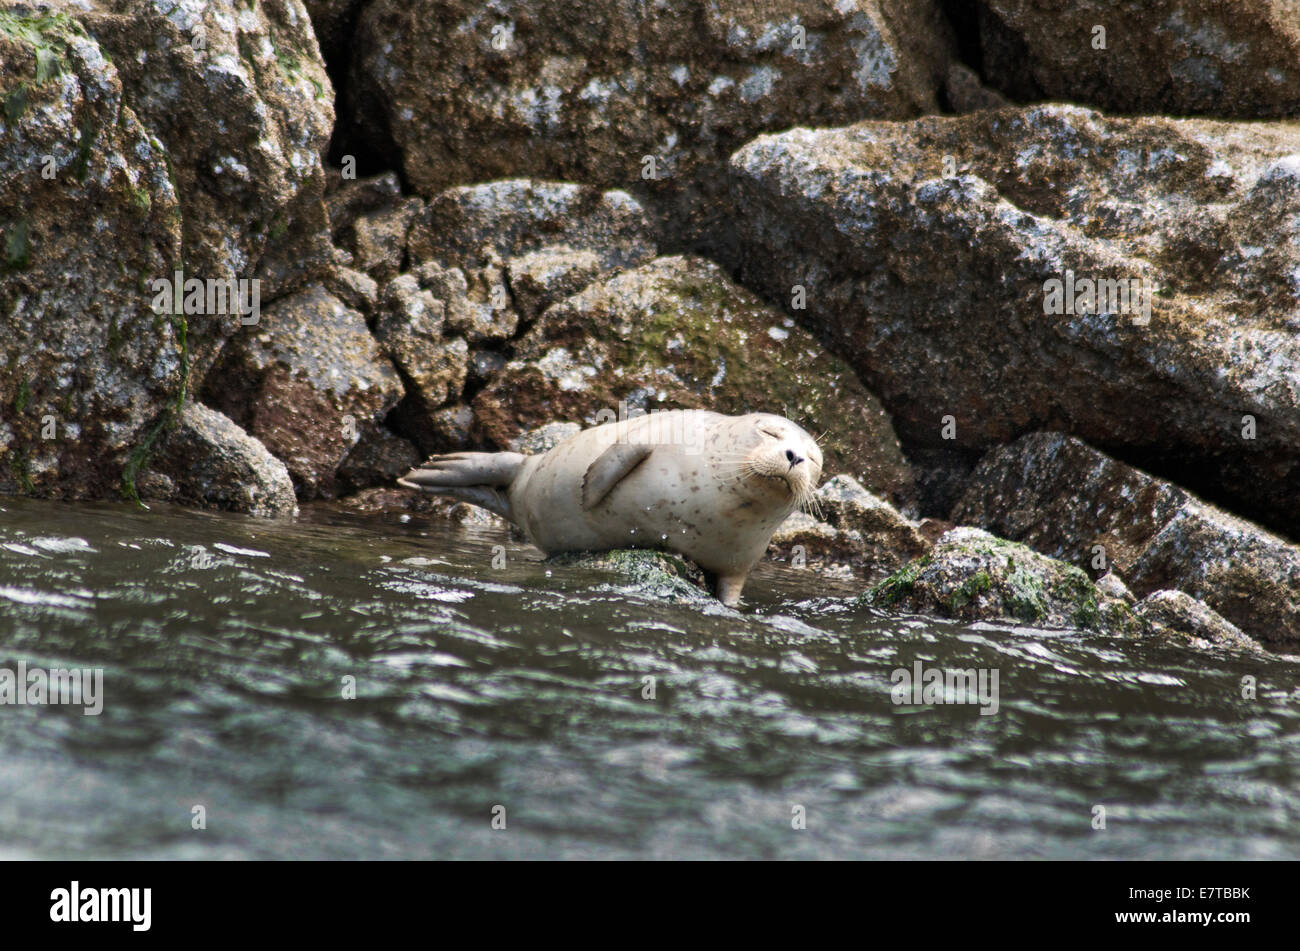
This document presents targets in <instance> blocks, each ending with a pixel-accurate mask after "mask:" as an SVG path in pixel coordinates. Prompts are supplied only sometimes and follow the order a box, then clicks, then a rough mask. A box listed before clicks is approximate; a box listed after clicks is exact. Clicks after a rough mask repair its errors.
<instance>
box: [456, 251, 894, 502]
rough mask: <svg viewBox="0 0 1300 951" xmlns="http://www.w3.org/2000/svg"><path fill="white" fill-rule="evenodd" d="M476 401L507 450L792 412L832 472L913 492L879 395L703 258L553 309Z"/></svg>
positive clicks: (624, 277) (600, 288)
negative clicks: (637, 426)
mask: <svg viewBox="0 0 1300 951" xmlns="http://www.w3.org/2000/svg"><path fill="white" fill-rule="evenodd" d="M472 405H473V407H474V412H475V416H476V419H477V421H478V424H479V426H480V427H481V429H482V431H483V433H484V435H485V438H486V439H487V440H488V441H490V442H491V443H493V444H495V445H497V446H501V447H504V446H506V445H508V444H509V443H510V441H511V440H512V439H514V438H515V437H516V436H518V435H519V433H520V432H521V431H523V430H526V429H530V428H535V427H537V426H541V425H543V424H545V423H548V422H553V421H565V422H572V423H579V424H581V425H583V426H584V427H586V426H592V425H597V424H598V423H602V422H609V421H612V420H613V419H615V418H616V417H617V416H618V415H620V414H621V415H627V414H628V413H633V412H638V411H647V412H648V411H651V410H654V409H658V408H669V409H712V410H716V411H717V412H721V413H729V414H739V413H748V412H772V413H779V414H785V415H788V416H789V417H790V418H792V419H794V420H795V421H796V422H798V421H802V422H803V424H804V425H805V426H806V427H807V428H809V429H810V430H813V431H814V434H816V430H814V427H818V426H820V427H825V428H827V429H828V433H827V434H826V438H825V441H824V442H823V443H822V449H823V451H824V453H825V457H826V463H825V467H826V469H827V470H828V471H836V470H839V471H846V472H849V473H852V474H853V475H855V476H856V477H858V478H860V479H861V480H862V482H863V483H864V484H865V485H867V486H869V487H870V488H871V489H872V490H874V491H878V492H880V493H882V494H884V495H885V496H886V497H888V498H890V499H891V500H893V501H895V502H898V503H899V504H903V505H906V504H908V503H909V502H910V501H911V500H912V485H913V480H912V473H911V470H910V467H909V466H908V464H907V462H906V461H905V460H904V459H903V456H902V452H901V450H900V449H899V447H898V443H897V440H896V438H895V436H894V434H893V431H892V429H891V427H890V423H889V418H888V416H887V415H886V414H885V413H884V411H883V409H882V408H881V407H880V405H879V404H878V402H877V401H876V399H875V397H874V396H872V395H871V393H869V392H868V391H867V390H866V389H864V388H863V387H862V385H861V384H860V383H859V382H858V380H857V378H856V377H855V376H854V374H853V373H852V372H851V371H850V369H849V368H848V367H847V366H846V365H845V364H843V363H842V362H840V361H839V360H837V359H836V358H834V357H832V356H831V355H830V354H828V353H827V352H826V351H825V350H824V349H823V348H822V347H821V346H820V345H819V344H817V343H816V341H814V340H813V339H812V337H811V336H810V335H809V334H808V333H807V332H805V331H804V330H802V329H800V328H799V327H797V326H795V324H794V322H793V321H792V320H790V319H789V318H786V317H784V316H782V315H781V314H780V313H779V312H776V311H774V310H773V309H772V308H770V307H768V306H767V305H766V304H764V303H763V302H762V301H760V300H759V299H758V298H757V297H755V296H754V295H753V294H751V293H749V292H748V291H746V290H744V289H743V288H740V287H738V286H736V285H735V284H733V283H732V282H731V281H730V280H729V279H728V278H727V276H726V275H725V274H724V273H723V272H722V270H721V269H720V268H719V267H718V266H717V265H715V264H712V263H711V262H708V261H704V260H701V259H698V258H689V257H667V258H659V259H656V260H655V261H653V262H651V263H649V264H645V265H642V266H641V267H638V268H636V269H634V270H630V271H625V272H623V273H621V274H619V275H617V276H615V277H612V278H610V279H608V280H604V281H602V282H599V283H597V284H593V285H591V286H590V287H588V288H587V289H586V290H584V291H583V292H582V293H580V294H578V295H576V296H574V297H571V298H569V299H567V300H565V301H563V302H561V303H559V304H556V305H555V306H553V307H551V308H550V309H549V310H547V311H546V312H545V313H544V314H543V315H542V316H541V318H539V320H538V322H537V324H536V326H535V327H534V328H533V329H532V330H530V331H529V332H528V333H527V334H525V335H524V337H523V338H521V339H520V341H519V342H518V344H517V345H516V348H515V354H514V359H513V360H512V361H511V362H510V363H509V364H508V365H507V366H506V368H505V369H504V370H503V371H502V372H501V373H500V374H498V375H497V377H496V379H495V380H494V381H493V382H492V383H490V384H489V385H488V386H487V388H486V389H484V390H483V391H482V392H480V393H479V394H478V395H477V396H476V397H475V398H474V400H473V403H472Z"/></svg>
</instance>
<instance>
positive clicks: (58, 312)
mask: <svg viewBox="0 0 1300 951" xmlns="http://www.w3.org/2000/svg"><path fill="white" fill-rule="evenodd" d="M58 6H59V8H60V9H59V11H58V12H50V11H49V9H48V8H43V9H39V10H38V9H37V8H36V7H35V5H27V4H9V5H7V6H6V8H5V9H4V10H3V11H0V77H2V79H0V81H2V83H3V89H4V100H5V101H4V106H5V110H4V115H5V118H4V122H3V126H2V127H0V170H3V172H2V173H0V239H2V240H3V244H2V245H0V247H2V248H3V250H4V261H3V270H4V275H3V280H2V281H0V314H3V317H0V331H3V336H4V340H5V343H4V344H0V361H2V362H0V366H3V368H4V370H3V372H0V405H3V406H4V407H5V412H4V422H3V424H0V451H3V453H4V455H5V457H6V458H5V459H4V460H3V463H2V464H0V490H18V491H27V492H34V493H38V494H43V495H63V496H77V497H87V496H101V495H104V494H107V493H109V492H112V491H114V490H116V489H117V488H118V486H119V483H120V481H121V480H122V479H123V476H124V474H127V477H126V480H125V481H126V483H127V484H126V485H125V486H124V487H125V489H126V490H127V492H128V494H129V493H130V492H132V491H134V490H133V489H132V487H131V485H130V484H129V483H130V482H131V481H132V479H133V478H134V474H135V473H138V472H139V471H140V470H141V469H142V467H143V463H144V462H145V456H146V455H147V450H148V449H149V448H151V447H153V446H155V445H157V440H158V437H159V435H160V433H161V428H162V427H164V426H165V425H167V424H168V423H169V421H174V419H173V417H174V416H175V414H176V413H177V412H178V407H179V406H180V405H181V403H182V401H183V399H184V397H185V395H186V393H187V392H189V391H190V390H191V389H193V388H194V387H196V386H197V384H199V383H200V382H201V381H202V379H203V377H204V375H205V374H206V373H207V371H208V369H209V368H210V367H211V366H212V364H213V362H214V360H215V359H216V356H217V353H218V351H219V350H220V348H221V346H222V344H223V343H224V340H225V337H226V336H227V335H228V334H230V333H233V332H235V330H236V329H237V327H238V319H237V318H235V317H234V316H233V314H230V313H225V312H221V313H216V312H212V311H211V310H210V309H209V308H208V307H206V306H205V307H203V308H200V309H199V310H196V311H194V312H191V313H187V314H177V315H172V314H170V313H164V314H162V315H156V314H154V313H153V311H152V305H153V303H154V302H155V298H156V295H157V288H156V287H155V286H154V282H155V281H159V282H160V281H162V280H164V279H168V280H169V279H171V278H172V277H173V276H174V274H175V271H176V270H177V269H178V268H182V267H183V268H184V277H185V278H187V279H193V278H198V279H199V280H204V281H223V282H224V281H227V280H253V279H257V280H259V281H262V282H263V283H264V285H265V286H264V287H263V288H262V290H263V291H264V292H265V293H264V294H263V296H262V300H264V301H269V300H270V299H271V297H272V296H273V295H274V294H276V293H278V292H280V290H282V288H283V287H285V286H288V285H289V284H291V283H293V282H295V281H302V280H304V279H305V277H306V276H308V275H310V273H311V272H312V271H313V269H315V268H318V267H320V266H322V264H323V262H324V260H325V258H324V257H323V255H324V254H325V253H326V251H327V248H326V245H325V242H324V241H323V239H321V238H320V236H316V237H312V236H311V234H310V228H303V227H302V226H300V225H299V222H300V221H305V222H308V223H310V221H311V220H313V215H315V214H318V213H319V210H320V209H319V205H320V194H321V190H322V188H323V176H322V173H321V167H320V160H319V154H320V152H321V150H322V149H323V147H324V145H325V143H326V140H327V138H328V135H329V129H330V125H331V123H332V121H333V115H332V109H331V95H330V89H329V83H328V80H327V79H326V78H325V74H324V70H323V66H322V64H321V63H320V57H319V54H318V53H317V51H316V46H315V41H314V39H313V37H312V33H311V29H310V24H309V23H308V21H307V16H306V13H305V10H304V8H303V7H302V6H301V4H300V3H299V2H297V0H264V2H262V3H259V4H256V5H254V6H251V7H250V6H248V5H247V4H244V3H236V2H233V0H227V2H213V3H208V4H203V5H193V4H191V5H189V6H179V7H174V8H170V9H164V8H163V7H161V6H157V5H155V4H153V3H148V2H144V0H122V2H113V3H108V2H99V0H88V2H85V3H81V4H76V5H69V4H60V5H58ZM199 37H202V40H201V41H200V40H199ZM106 236H107V237H106ZM182 249H183V250H182ZM286 256H287V257H290V258H292V259H295V260H296V265H295V267H293V268H288V267H286V266H285V263H284V259H285V257H286ZM163 297H164V299H166V298H167V295H163ZM200 311H201V312H200ZM50 427H53V428H54V430H55V432H56V433H57V435H55V436H54V437H53V438H45V437H44V436H43V435H42V434H43V433H46V432H49V430H50Z"/></svg>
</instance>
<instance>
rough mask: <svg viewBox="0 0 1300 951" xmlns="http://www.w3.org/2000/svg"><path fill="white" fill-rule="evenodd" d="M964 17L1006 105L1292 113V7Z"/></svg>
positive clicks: (1170, 1)
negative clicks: (1010, 99)
mask: <svg viewBox="0 0 1300 951" xmlns="http://www.w3.org/2000/svg"><path fill="white" fill-rule="evenodd" d="M969 9H970V10H971V11H972V12H973V13H974V15H975V17H974V19H975V22H974V23H971V24H969V27H970V28H972V29H974V30H977V31H978V42H979V49H980V54H981V56H980V58H981V60H982V67H983V71H984V75H985V77H986V79H987V80H988V81H989V82H990V83H992V84H993V85H994V86H996V87H999V88H1001V89H1003V90H1004V91H1005V92H1007V93H1008V94H1010V95H1013V96H1015V97H1016V98H1029V99H1069V100H1072V101H1074V102H1082V103H1087V104H1089V105H1093V106H1100V107H1102V108H1104V109H1111V110H1114V111H1116V112H1127V113H1143V112H1156V113H1165V114H1169V115H1214V116H1225V117H1235V118H1243V119H1245V118H1265V117H1283V116H1295V115H1296V114H1297V112H1298V111H1300V11H1297V8H1296V5H1295V3H1294V2H1292V0H1235V2H1233V3H1206V2H1204V0H1136V2H1133V0H1130V2H1125V3H1115V2H1114V0H981V2H979V3H975V4H970V6H969Z"/></svg>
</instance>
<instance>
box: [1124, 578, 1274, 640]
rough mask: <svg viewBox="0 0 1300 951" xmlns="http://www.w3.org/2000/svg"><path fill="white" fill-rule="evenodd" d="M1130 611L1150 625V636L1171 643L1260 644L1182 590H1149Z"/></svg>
mask: <svg viewBox="0 0 1300 951" xmlns="http://www.w3.org/2000/svg"><path fill="white" fill-rule="evenodd" d="M1133 613H1134V614H1136V615H1137V616H1138V618H1139V619H1140V620H1141V621H1143V622H1144V623H1145V624H1146V625H1147V626H1148V627H1149V628H1150V636H1153V637H1158V638H1161V639H1163V640H1166V641H1169V642H1170V643H1174V644H1180V645H1186V646H1189V647H1200V648H1206V647H1231V648H1235V649H1237V650H1259V645H1258V644H1256V643H1255V641H1253V640H1252V639H1251V638H1249V637H1247V636H1246V635H1245V634H1244V633H1242V631H1241V630H1240V628H1238V627H1236V626H1235V625H1234V624H1232V623H1230V622H1229V621H1226V620H1224V619H1223V618H1222V617H1220V616H1219V615H1218V614H1216V613H1214V611H1212V610H1211V609H1210V608H1209V607H1208V606H1206V605H1205V603H1204V602H1201V601H1197V600H1196V599H1195V598H1192V597H1189V596H1188V595H1186V594H1184V593H1183V592H1181V591H1168V590H1166V591H1155V592H1152V593H1151V594H1149V595H1148V596H1147V597H1145V598H1143V599H1142V601H1141V602H1140V603H1139V604H1138V605H1137V606H1136V607H1134V609H1133Z"/></svg>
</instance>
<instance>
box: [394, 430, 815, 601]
mask: <svg viewBox="0 0 1300 951" xmlns="http://www.w3.org/2000/svg"><path fill="white" fill-rule="evenodd" d="M821 468H822V454H821V450H820V449H819V448H818V447H817V443H816V442H815V441H814V440H813V438H812V437H811V436H809V435H808V433H806V432H804V430H803V429H801V428H800V427H799V426H797V425H795V424H794V423H792V422H791V421H790V420H788V419H785V418H784V417H781V416H773V415H771V414H767V413H754V414H751V415H748V416H723V415H721V414H720V413H712V412H708V411H706V410H674V411H672V412H668V413H653V414H650V415H647V416H639V417H636V418H635V419H629V420H624V421H622V422H617V423H607V424H605V425H604V426H596V427H594V428H592V429H587V430H584V431H582V432H580V433H577V434H576V435H574V436H571V437H570V438H568V439H566V440H565V441H564V442H562V443H560V444H559V445H557V446H555V447H554V448H553V449H551V450H550V451H548V452H545V453H541V454H540V455H536V456H521V455H519V454H518V453H513V452H496V453H476V452H465V453H452V454H450V455H445V456H434V457H433V458H431V459H430V460H429V461H428V462H426V463H424V465H422V466H419V467H418V468H415V469H412V470H411V471H410V472H408V473H407V474H406V475H405V476H404V477H403V478H401V479H399V480H398V482H399V484H401V485H404V486H406V487H408V488H412V489H421V490H423V491H426V492H431V493H434V494H435V495H448V496H451V497H453V498H458V499H463V500H465V501H468V502H473V503H474V504H476V505H481V506H483V507H484V508H488V509H491V510H492V511H494V512H497V513H498V514H500V515H504V516H505V517H506V518H509V519H510V520H511V521H512V522H514V523H515V524H516V525H518V526H519V528H520V529H521V530H522V531H523V532H524V534H525V535H527V536H528V540H529V541H531V542H532V543H533V544H534V545H536V546H537V547H538V548H540V549H541V550H542V551H544V552H547V553H548V554H552V553H555V552H561V551H604V550H607V549H611V548H667V549H671V550H673V551H678V552H681V553H682V554H683V555H686V556H687V557H689V558H691V559H692V560H693V561H695V563H696V564H698V565H699V566H700V567H701V568H704V569H705V570H706V571H709V572H711V573H712V574H714V575H715V576H716V577H717V595H718V597H719V598H720V599H721V600H722V602H723V603H724V604H728V605H732V606H734V605H736V604H738V603H739V601H740V590H741V588H742V587H743V585H744V583H745V578H746V577H748V575H749V572H750V570H751V569H752V568H753V567H754V565H755V564H756V563H757V562H758V560H759V559H760V558H761V557H762V556H763V553H764V551H766V549H767V543H768V540H769V539H770V538H771V537H772V533H773V532H774V531H775V530H776V527H777V526H778V525H780V524H781V522H783V521H784V520H785V519H786V517H787V516H788V515H789V514H790V513H791V512H793V511H794V510H795V508H796V507H798V506H799V505H800V504H802V503H804V502H807V501H808V500H809V499H810V498H811V496H812V491H813V490H814V489H815V488H816V487H817V482H818V480H819V479H820V478H821Z"/></svg>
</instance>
